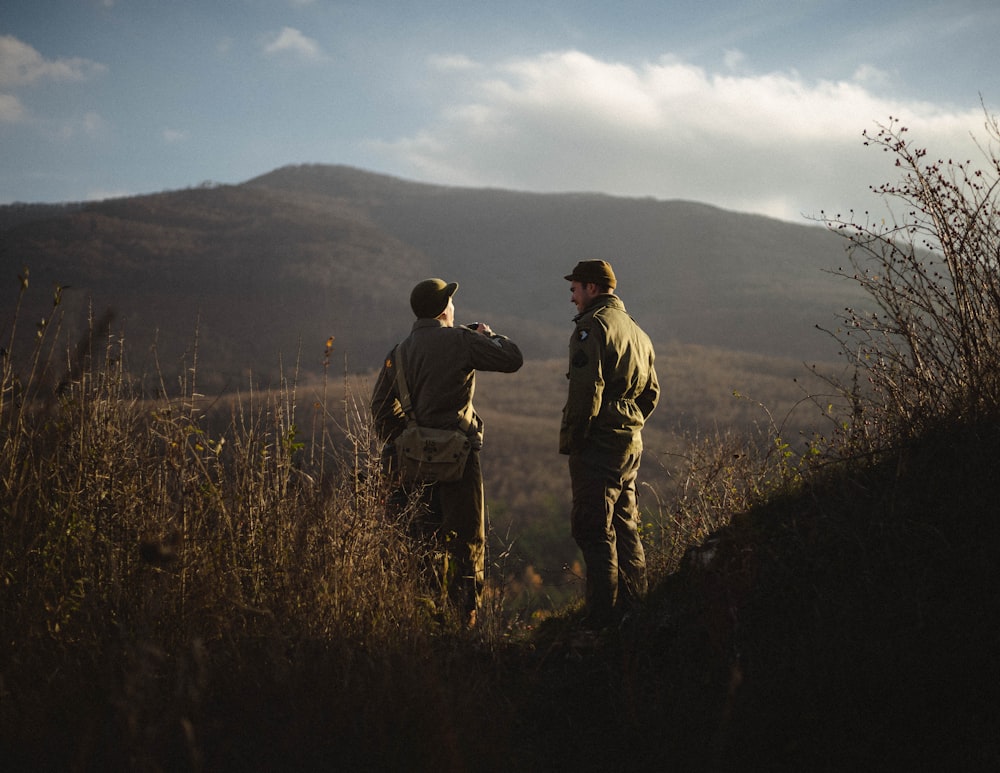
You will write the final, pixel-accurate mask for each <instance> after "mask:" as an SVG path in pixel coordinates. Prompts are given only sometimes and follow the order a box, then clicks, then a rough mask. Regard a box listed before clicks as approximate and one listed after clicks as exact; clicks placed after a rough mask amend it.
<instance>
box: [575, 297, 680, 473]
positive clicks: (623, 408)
mask: <svg viewBox="0 0 1000 773" xmlns="http://www.w3.org/2000/svg"><path fill="white" fill-rule="evenodd" d="M574 322H576V328H575V329H574V330H573V335H572V337H571V338H570V342H569V371H568V373H567V374H566V378H567V379H569V395H568V397H567V399H566V406H565V408H563V415H562V426H561V428H560V432H559V452H560V453H563V454H586V453H590V452H593V453H595V454H602V453H610V454H614V455H621V454H626V453H638V452H640V451H641V450H642V434H641V431H642V427H643V425H644V424H645V422H646V419H647V418H648V417H649V415H650V414H651V413H652V412H653V409H654V408H655V407H656V404H657V402H658V401H659V399H660V385H659V382H658V381H657V378H656V370H655V368H654V367H653V360H654V357H655V355H654V352H653V344H652V343H651V342H650V340H649V336H647V335H646V333H645V332H643V330H642V328H640V327H639V325H637V324H636V322H635V320H633V319H632V317H630V316H629V315H628V313H627V312H626V311H625V305H624V304H623V303H622V301H621V299H620V298H618V297H617V296H616V295H612V294H606V295H600V296H598V297H597V298H596V299H595V300H594V302H593V303H592V304H591V305H590V306H589V307H588V308H587V309H585V310H584V311H583V312H582V313H580V314H578V315H577V316H576V317H575V318H574Z"/></svg>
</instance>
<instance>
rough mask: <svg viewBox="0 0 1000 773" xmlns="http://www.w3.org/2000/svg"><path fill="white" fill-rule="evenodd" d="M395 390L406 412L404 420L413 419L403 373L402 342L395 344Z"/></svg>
mask: <svg viewBox="0 0 1000 773" xmlns="http://www.w3.org/2000/svg"><path fill="white" fill-rule="evenodd" d="M396 391H398V392H399V405H400V407H401V408H402V409H403V413H405V414H406V421H407V422H412V421H413V404H412V403H411V402H410V388H409V387H408V386H407V385H406V375H405V374H404V373H403V352H402V344H397V345H396Z"/></svg>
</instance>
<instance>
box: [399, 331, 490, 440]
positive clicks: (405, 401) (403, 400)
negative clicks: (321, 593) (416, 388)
mask: <svg viewBox="0 0 1000 773" xmlns="http://www.w3.org/2000/svg"><path fill="white" fill-rule="evenodd" d="M402 346H403V345H402V344H401V343H400V344H397V345H396V391H397V392H399V406H400V407H401V408H402V409H403V413H405V414H406V422H407V424H416V423H417V420H416V417H415V416H414V415H413V403H412V402H411V400H410V388H409V387H408V386H407V385H406V375H405V374H404V373H403V352H402ZM471 409H472V406H471V405H470V406H469V410H470V412H471ZM472 426H473V425H472V421H471V420H470V419H469V417H468V416H463V417H462V418H461V420H460V421H459V427H461V429H462V432H466V433H468V432H469V430H471V429H472Z"/></svg>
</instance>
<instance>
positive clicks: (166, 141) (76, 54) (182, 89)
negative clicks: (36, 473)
mask: <svg viewBox="0 0 1000 773" xmlns="http://www.w3.org/2000/svg"><path fill="white" fill-rule="evenodd" d="M998 40H1000V3H997V2H996V0H947V1H946V2H930V1H929V0H867V2H856V1H855V0H841V1H839V2H838V1H835V0H708V1H706V0H694V1H692V2H674V1H672V0H635V1H633V0H617V1H616V2H596V1H594V0H576V1H573V0H531V1H530V2H528V1H523V0H504V2H496V0H491V1H490V2H478V0H465V2H452V1H451V0H422V1H417V0H413V1H412V2H411V1H406V0H400V1H399V2H385V1H383V0H350V1H348V2H335V1H332V0H331V1H327V0H194V1H189V0H171V1H170V2H162V1H161V0H4V2H3V5H2V9H0V149H2V152H0V204H6V203H12V202H32V203H35V202H71V201H72V202H75V201H89V200H98V199H104V198H110V197H116V196H131V195H138V194H144V193H155V192H159V191H165V190H176V189H181V188H189V187H196V186H199V185H202V184H204V183H217V184H218V183H223V184H236V183H241V182H244V181H246V180H249V179H252V178H253V177H256V176H258V175H262V174H265V173H267V172H270V171H272V170H274V169H277V168H279V167H282V166H286V165H289V164H346V165H349V166H354V167H358V168H361V169H366V170H369V171H372V172H379V173H383V174H389V175H394V176H397V177H402V178H405V179H409V180H416V181H420V182H428V183H436V184H444V185H460V186H473V187H497V188H507V189H513V190H522V191H538V192H599V193H607V194H611V195H616V196H629V197H652V198H656V199H686V200H692V201H699V202H704V203H707V204H712V205H715V206H719V207H723V208H725V209H729V210H734V211H740V212H750V213H756V214H764V215H768V216H772V217H776V218H781V219H784V220H790V221H793V222H805V221H806V220H808V219H811V218H816V217H818V216H819V214H820V213H821V212H826V213H836V212H841V211H846V210H848V209H850V208H854V209H856V210H862V209H865V208H867V207H869V206H870V204H871V203H872V202H873V201H874V197H873V195H872V194H871V193H870V191H869V186H872V185H879V184H881V183H884V182H890V181H894V180H896V179H898V172H897V171H896V170H894V169H893V168H892V167H891V165H890V164H889V160H888V156H886V155H885V154H880V153H879V152H878V151H877V150H876V149H873V148H871V147H865V145H864V142H863V137H862V133H863V132H864V131H865V130H868V131H872V130H877V126H878V124H886V123H888V122H889V121H890V120H891V119H893V118H895V119H898V120H899V121H900V122H901V123H902V125H904V126H906V127H907V128H908V129H909V134H908V136H909V137H910V139H911V140H912V141H914V142H915V143H916V144H918V145H920V146H922V147H926V148H928V150H929V151H930V154H931V155H937V156H941V157H961V158H969V159H973V160H976V159H978V158H981V156H980V155H979V154H980V150H979V149H977V144H976V142H977V141H978V142H979V143H983V142H984V141H986V140H988V137H987V135H986V133H985V128H984V123H985V116H986V113H989V114H997V113H1000V68H998V67H997V66H996V45H997V41H998ZM984 106H985V112H984Z"/></svg>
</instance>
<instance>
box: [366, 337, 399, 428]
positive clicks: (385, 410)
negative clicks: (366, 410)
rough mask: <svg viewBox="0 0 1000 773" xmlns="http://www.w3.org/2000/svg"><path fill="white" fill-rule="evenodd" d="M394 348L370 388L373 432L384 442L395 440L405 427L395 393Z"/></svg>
mask: <svg viewBox="0 0 1000 773" xmlns="http://www.w3.org/2000/svg"><path fill="white" fill-rule="evenodd" d="M395 354H396V350H395V349H393V350H392V351H391V352H389V354H387V355H386V358H385V362H384V363H383V364H382V370H381V371H380V372H379V374H378V379H377V380H376V381H375V388H374V389H373V390H372V401H371V413H372V421H373V422H374V425H375V433H376V434H377V435H378V436H379V437H380V438H381V439H382V440H383V441H386V442H389V441H392V440H395V439H396V437H397V436H398V435H399V433H400V432H402V431H403V429H404V428H405V427H406V414H404V413H403V407H402V406H401V405H400V403H399V397H398V396H397V395H396V367H395Z"/></svg>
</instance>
